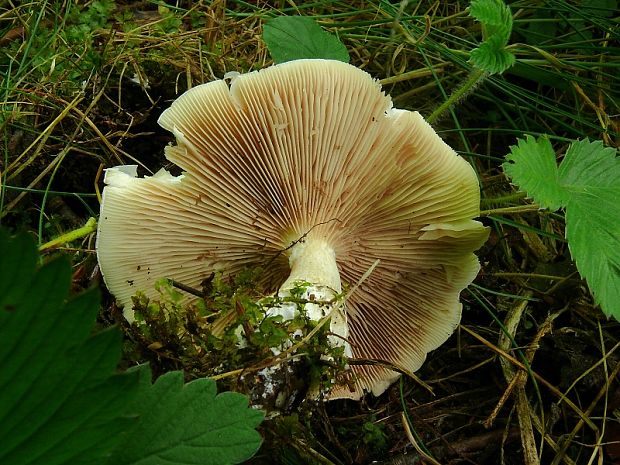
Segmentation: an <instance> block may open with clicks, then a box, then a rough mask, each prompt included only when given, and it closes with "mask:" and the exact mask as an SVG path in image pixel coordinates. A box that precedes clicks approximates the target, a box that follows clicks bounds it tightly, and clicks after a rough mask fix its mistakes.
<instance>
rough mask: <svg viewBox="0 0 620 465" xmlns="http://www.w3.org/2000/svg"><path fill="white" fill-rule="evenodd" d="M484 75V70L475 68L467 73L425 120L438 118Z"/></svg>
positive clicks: (431, 120) (431, 121)
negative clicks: (461, 82)
mask: <svg viewBox="0 0 620 465" xmlns="http://www.w3.org/2000/svg"><path fill="white" fill-rule="evenodd" d="M486 75H487V73H486V71H483V70H481V69H478V68H475V69H474V70H473V71H472V72H471V73H470V74H469V77H468V78H467V80H466V81H465V82H464V83H463V84H461V86H460V87H458V88H457V89H456V90H455V91H454V92H452V94H451V95H450V97H448V99H447V100H446V101H445V102H443V103H442V104H441V105H439V107H438V108H436V109H435V111H433V112H432V113H431V115H430V116H429V117H428V118H426V121H428V122H429V123H431V124H432V123H433V122H434V121H436V120H437V118H439V116H440V115H441V114H442V113H443V112H444V111H446V110H447V109H448V108H450V107H451V106H453V105H454V104H455V103H456V102H458V101H459V100H460V99H462V98H463V97H464V96H465V95H467V93H468V92H470V91H471V90H472V89H474V88H475V87H476V86H477V85H478V84H479V83H480V82H481V81H482V80H483V79H484V78H485V77H486Z"/></svg>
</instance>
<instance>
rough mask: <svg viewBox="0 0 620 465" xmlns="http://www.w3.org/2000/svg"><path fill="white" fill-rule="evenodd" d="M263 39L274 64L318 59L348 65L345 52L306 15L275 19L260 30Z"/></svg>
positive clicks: (342, 46)
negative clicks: (336, 61)
mask: <svg viewBox="0 0 620 465" xmlns="http://www.w3.org/2000/svg"><path fill="white" fill-rule="evenodd" d="M263 40H264V41H265V43H266V44H267V48H268V49H269V53H271V57H272V58H273V61H275V62H276V63H284V62H286V61H292V60H300V59H302V58H322V59H326V60H338V61H344V62H345V63H348V62H349V52H347V49H346V47H345V46H344V44H343V43H342V42H340V41H339V40H338V38H337V37H335V36H333V35H331V34H329V33H328V32H326V31H324V30H323V29H322V28H321V26H319V25H318V24H317V23H316V22H315V21H314V20H313V19H312V18H309V17H307V16H279V17H277V18H274V19H272V20H270V21H269V22H267V23H266V24H265V26H264V28H263Z"/></svg>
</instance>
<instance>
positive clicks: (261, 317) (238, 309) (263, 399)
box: [128, 269, 347, 415]
mask: <svg viewBox="0 0 620 465" xmlns="http://www.w3.org/2000/svg"><path fill="white" fill-rule="evenodd" d="M260 274H261V270H260V269H258V270H248V271H244V272H242V273H240V274H239V275H238V276H237V277H236V278H222V277H221V276H219V275H218V276H215V277H214V279H213V280H212V281H211V282H210V283H209V286H207V288H208V289H206V290H207V291H208V294H207V295H205V296H204V297H203V298H201V299H198V300H196V301H194V302H192V303H190V304H184V303H183V300H184V299H183V297H184V296H183V293H181V292H179V291H178V290H177V289H175V288H174V286H172V284H171V283H170V281H169V280H166V279H162V280H159V281H158V282H157V285H156V288H157V293H158V295H159V298H156V299H155V298H150V299H149V298H147V297H146V296H145V294H144V293H138V294H137V295H136V296H134V297H133V303H134V306H133V309H134V312H135V321H134V322H133V323H132V324H131V327H130V329H129V331H130V334H131V335H132V336H133V337H132V338H131V339H132V340H133V341H134V342H133V343H132V344H131V345H130V347H128V349H129V350H131V351H134V352H138V353H139V356H138V359H140V358H142V359H145V360H148V361H151V363H153V364H154V365H155V366H161V365H162V363H163V364H164V365H165V366H166V367H167V365H168V364H172V366H171V367H169V368H175V369H183V370H184V371H185V372H186V373H187V375H188V377H190V378H195V377H213V378H215V379H218V380H219V382H221V383H224V384H225V385H227V387H228V388H230V389H232V390H236V391H239V392H243V393H245V394H247V395H248V396H249V397H250V399H251V402H252V405H253V406H255V407H256V408H261V409H264V410H265V411H267V412H271V415H277V414H280V413H286V412H288V411H290V410H291V409H293V408H296V407H297V406H298V405H299V404H300V403H302V402H303V401H304V400H305V399H309V400H312V399H316V398H322V397H323V396H325V395H326V394H327V393H328V392H329V389H330V388H331V386H332V385H333V383H334V381H335V380H336V379H338V378H340V377H342V376H343V373H346V372H347V369H346V366H347V365H346V359H347V358H346V357H345V348H344V345H343V344H342V343H340V344H339V345H338V346H335V345H334V343H333V341H334V335H333V334H332V333H331V332H330V331H329V325H328V324H327V323H328V318H327V319H324V320H323V321H321V322H317V321H314V320H312V319H310V318H309V317H308V315H307V312H305V308H306V306H307V305H308V304H312V305H321V306H325V307H329V308H331V307H332V306H333V305H334V304H335V303H336V302H337V301H338V299H339V298H341V296H336V297H335V298H334V299H333V300H331V301H318V300H315V299H313V300H308V299H306V298H304V297H303V296H305V295H307V293H308V286H306V285H303V284H300V285H295V286H293V287H292V288H291V289H290V290H289V292H290V296H289V297H284V298H282V297H277V296H274V297H272V298H268V299H262V300H260V301H259V299H257V298H256V297H257V295H258V294H260V292H261V291H260V288H259V286H258V284H257V282H258V281H259V277H260ZM281 305H284V306H286V307H287V308H290V306H294V307H295V308H296V311H295V316H294V317H293V318H290V319H286V318H284V317H283V316H282V315H268V313H269V312H270V311H271V312H272V311H273V309H274V308H277V307H278V306H281ZM319 325H320V327H319V328H317V326H319ZM308 336H309V337H308ZM136 355H137V354H136Z"/></svg>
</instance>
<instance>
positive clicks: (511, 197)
mask: <svg viewBox="0 0 620 465" xmlns="http://www.w3.org/2000/svg"><path fill="white" fill-rule="evenodd" d="M525 197H527V194H526V193H525V192H520V191H519V192H515V193H514V194H508V195H502V196H501V197H495V198H490V199H481V200H480V205H484V206H487V205H498V204H499V205H502V204H507V203H511V202H515V201H517V200H521V199H524V198H525Z"/></svg>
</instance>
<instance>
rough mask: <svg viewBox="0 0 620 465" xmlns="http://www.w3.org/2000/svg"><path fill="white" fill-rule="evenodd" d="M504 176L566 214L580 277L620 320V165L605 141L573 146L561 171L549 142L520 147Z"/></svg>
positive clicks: (543, 140) (526, 143) (529, 142)
mask: <svg viewBox="0 0 620 465" xmlns="http://www.w3.org/2000/svg"><path fill="white" fill-rule="evenodd" d="M507 159H508V161H509V162H508V163H505V164H504V170H505V171H506V173H507V174H508V175H509V176H510V177H511V178H512V180H513V182H514V183H515V184H516V185H517V186H519V188H520V189H522V190H525V191H526V192H527V193H528V195H529V196H531V197H532V198H533V199H534V201H535V202H537V203H538V204H540V205H541V206H547V207H549V208H552V209H554V210H555V209H557V208H560V207H564V208H566V239H567V240H568V245H569V248H570V251H571V255H572V256H573V259H574V260H575V262H576V263H577V269H578V270H579V273H580V274H581V275H582V276H583V277H584V278H585V279H586V281H587V282H588V285H589V286H590V289H591V290H592V294H593V295H594V298H595V300H596V302H597V303H598V304H600V305H601V308H602V309H603V311H604V312H605V314H607V315H612V316H614V317H615V318H616V319H619V320H620V202H619V200H618V199H620V183H619V182H618V180H619V179H620V159H619V158H618V157H617V156H616V150H614V149H613V148H609V147H604V146H603V143H602V142H601V141H596V142H589V141H587V140H581V141H577V142H573V143H572V144H571V146H570V147H569V149H568V150H567V152H566V155H565V156H564V159H563V160H562V163H560V167H559V169H558V167H557V165H556V163H555V154H554V153H553V149H552V148H551V144H550V143H549V141H548V140H547V139H546V138H539V139H538V141H535V140H534V139H533V138H531V137H529V138H528V139H527V140H526V141H519V144H518V146H517V147H516V148H515V147H513V148H512V151H511V154H510V155H509V156H508V157H507Z"/></svg>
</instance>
